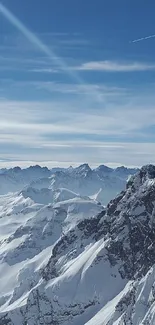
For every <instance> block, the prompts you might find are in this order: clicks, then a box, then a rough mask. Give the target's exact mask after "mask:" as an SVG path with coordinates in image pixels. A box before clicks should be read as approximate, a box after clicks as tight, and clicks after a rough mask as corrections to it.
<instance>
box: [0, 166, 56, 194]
mask: <svg viewBox="0 0 155 325" xmlns="http://www.w3.org/2000/svg"><path fill="white" fill-rule="evenodd" d="M50 175H51V172H50V171H49V170H48V168H46V167H43V168H42V167H40V166H38V165H37V166H31V167H29V168H27V169H21V168H20V167H15V168H11V169H8V170H5V169H4V170H3V171H2V170H1V173H0V194H7V193H9V192H16V191H19V190H21V189H22V188H23V187H24V186H25V185H27V184H29V183H30V182H32V181H34V180H38V179H40V178H47V177H49V176H50Z"/></svg>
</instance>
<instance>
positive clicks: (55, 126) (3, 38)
mask: <svg viewBox="0 0 155 325" xmlns="http://www.w3.org/2000/svg"><path fill="white" fill-rule="evenodd" d="M154 13H155V2H154V1H153V0H149V1H148V2H147V1H144V0H136V1H135V0H118V1H115V0H95V1H94V0H89V1H88V0H87V1H86V0H85V1H84V0H78V1H75V0H74V1H73V0H65V1H63V0H46V1H45V0H33V1H32V0H27V1H21V0H3V1H1V2H0V167H12V166H16V165H19V166H21V167H25V166H28V165H30V164H36V163H39V164H40V165H47V166H49V167H54V166H70V165H73V166H74V165H79V164H81V163H84V162H87V163H89V164H90V166H93V167H95V166H97V165H99V164H107V165H109V166H112V167H116V166H120V165H126V166H142V165H144V164H148V163H155V155H154V152H155V18H154V17H155V16H154ZM150 36H151V37H150ZM137 40H138V41H137Z"/></svg>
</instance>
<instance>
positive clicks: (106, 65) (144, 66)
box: [74, 60, 155, 72]
mask: <svg viewBox="0 0 155 325" xmlns="http://www.w3.org/2000/svg"><path fill="white" fill-rule="evenodd" d="M74 69H76V70H83V71H103V72H134V71H148V70H155V63H152V64H150V63H145V62H130V63H128V62H126V63H123V62H117V61H109V60H105V61H90V62H85V63H83V64H81V65H79V66H76V67H74Z"/></svg>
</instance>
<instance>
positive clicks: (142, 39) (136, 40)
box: [130, 34, 155, 43]
mask: <svg viewBox="0 0 155 325" xmlns="http://www.w3.org/2000/svg"><path fill="white" fill-rule="evenodd" d="M154 37H155V34H154V35H150V36H146V37H141V38H138V39H135V40H133V41H130V43H136V42H141V41H145V40H147V39H149V38H154Z"/></svg>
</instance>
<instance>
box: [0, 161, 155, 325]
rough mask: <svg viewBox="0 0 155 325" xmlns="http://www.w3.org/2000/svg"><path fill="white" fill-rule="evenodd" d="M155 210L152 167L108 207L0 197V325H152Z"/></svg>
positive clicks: (71, 196) (31, 192)
mask: <svg viewBox="0 0 155 325" xmlns="http://www.w3.org/2000/svg"><path fill="white" fill-rule="evenodd" d="M76 172H77V171H76ZM82 172H83V171H82ZM84 177H85V176H84ZM46 197H47V198H46ZM49 202H50V203H49ZM154 205H155V167H154V166H152V165H149V166H144V167H143V168H142V169H141V170H140V171H139V172H138V173H137V174H136V175H135V176H132V177H131V178H130V179H129V181H128V183H127V187H126V190H125V191H122V192H121V193H120V194H119V195H118V196H117V197H116V198H115V199H114V200H112V201H110V202H109V204H108V205H107V208H103V206H101V204H99V203H98V202H97V201H95V200H94V199H93V200H92V199H90V198H88V197H86V196H82V195H79V194H77V193H75V192H71V191H69V190H66V189H64V188H60V189H56V190H55V191H54V190H53V189H50V188H44V189H43V188H40V189H39V188H37V189H34V188H32V187H28V186H27V187H26V188H25V189H24V190H22V191H20V192H18V193H14V194H7V195H5V196H1V197H0V325H5V324H9V325H44V324H45V325H47V324H48V325H50V324H54V325H60V324H63V325H84V324H85V325H86V324H87V325H146V324H147V325H154V324H155V219H154V218H155V207H154Z"/></svg>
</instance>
